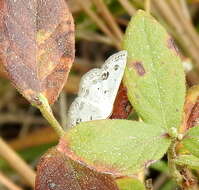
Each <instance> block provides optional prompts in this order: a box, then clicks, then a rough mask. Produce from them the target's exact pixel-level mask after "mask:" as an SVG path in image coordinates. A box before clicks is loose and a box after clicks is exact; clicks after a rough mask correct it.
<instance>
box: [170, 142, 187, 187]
mask: <svg viewBox="0 0 199 190" xmlns="http://www.w3.org/2000/svg"><path fill="white" fill-rule="evenodd" d="M176 144H177V140H176V139H173V141H172V143H171V145H170V147H169V150H168V154H167V156H168V166H169V169H170V172H171V175H172V177H173V179H174V180H175V181H176V183H177V184H178V185H180V186H182V182H183V178H182V176H181V174H180V172H179V171H178V169H177V168H176V164H175V162H174V159H175V158H176V150H175V149H176Z"/></svg>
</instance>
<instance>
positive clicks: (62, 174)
mask: <svg viewBox="0 0 199 190" xmlns="http://www.w3.org/2000/svg"><path fill="white" fill-rule="evenodd" d="M93 189H95V190H118V188H117V185H116V183H115V181H114V180H113V178H112V177H111V176H110V175H105V174H100V173H97V172H95V171H93V170H91V169H89V168H87V167H86V166H83V165H81V164H80V163H78V162H75V161H73V160H70V159H69V158H67V156H66V155H65V154H64V153H62V152H60V151H58V150H57V149H56V148H53V149H51V150H50V151H48V152H47V153H46V154H45V155H44V156H43V157H42V158H41V160H40V162H39V164H38V166H37V177H36V184H35V190H93Z"/></svg>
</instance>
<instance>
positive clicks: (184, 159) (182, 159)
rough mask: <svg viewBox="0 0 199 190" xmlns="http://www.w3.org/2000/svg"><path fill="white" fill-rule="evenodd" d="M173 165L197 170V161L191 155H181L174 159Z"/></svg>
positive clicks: (198, 166)
mask: <svg viewBox="0 0 199 190" xmlns="http://www.w3.org/2000/svg"><path fill="white" fill-rule="evenodd" d="M175 163H176V164H178V165H182V166H184V165H185V166H187V167H189V168H191V169H196V170H198V169H199V159H198V158H197V157H195V156H193V155H181V156H179V157H177V158H176V159H175Z"/></svg>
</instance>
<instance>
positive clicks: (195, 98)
mask: <svg viewBox="0 0 199 190" xmlns="http://www.w3.org/2000/svg"><path fill="white" fill-rule="evenodd" d="M198 122H199V85H195V86H193V87H191V88H190V89H189V90H188V92H187V96H186V100H185V105H184V116H183V123H182V125H181V127H180V130H181V132H182V133H184V132H186V131H187V130H189V129H190V128H192V127H194V126H196V125H198V124H199V123H198Z"/></svg>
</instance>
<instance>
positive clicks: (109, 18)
mask: <svg viewBox="0 0 199 190" xmlns="http://www.w3.org/2000/svg"><path fill="white" fill-rule="evenodd" d="M91 1H93V3H94V4H95V6H96V8H97V9H98V10H99V11H100V13H101V16H102V17H103V18H104V20H105V21H106V22H107V25H108V26H109V27H110V29H111V30H112V32H114V33H115V36H116V38H118V39H119V40H120V41H121V40H122V37H123V33H122V31H121V29H120V27H119V26H118V24H117V23H116V21H115V18H114V17H113V15H112V14H111V13H110V11H109V9H108V7H107V5H106V4H105V3H104V1H103V0H91Z"/></svg>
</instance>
